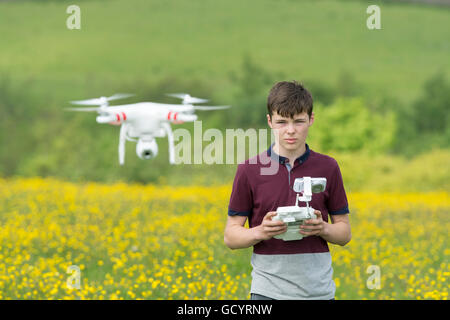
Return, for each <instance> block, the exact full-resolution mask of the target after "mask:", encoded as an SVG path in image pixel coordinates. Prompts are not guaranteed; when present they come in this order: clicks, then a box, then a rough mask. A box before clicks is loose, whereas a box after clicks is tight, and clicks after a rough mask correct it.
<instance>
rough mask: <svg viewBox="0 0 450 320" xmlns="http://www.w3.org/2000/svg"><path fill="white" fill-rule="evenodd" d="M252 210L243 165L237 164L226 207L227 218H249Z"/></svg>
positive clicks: (251, 200)
mask: <svg viewBox="0 0 450 320" xmlns="http://www.w3.org/2000/svg"><path fill="white" fill-rule="evenodd" d="M252 208H253V195H252V190H251V186H250V184H249V181H248V178H247V175H246V172H245V165H244V164H239V165H238V168H237V170H236V176H235V177H234V182H233V189H232V191H231V196H230V203H229V205H228V215H229V216H246V217H248V216H250V214H251V213H252Z"/></svg>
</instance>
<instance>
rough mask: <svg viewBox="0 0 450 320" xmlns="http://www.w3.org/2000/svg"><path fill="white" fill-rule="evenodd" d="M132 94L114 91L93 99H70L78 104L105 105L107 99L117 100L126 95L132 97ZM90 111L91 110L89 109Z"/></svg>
mask: <svg viewBox="0 0 450 320" xmlns="http://www.w3.org/2000/svg"><path fill="white" fill-rule="evenodd" d="M132 96H134V94H129V93H116V94H114V95H112V96H110V97H100V98H95V99H87V100H77V101H70V103H72V104H79V105H85V106H97V105H99V106H104V105H105V106H107V105H108V102H109V101H112V100H118V99H125V98H128V97H132ZM91 111H92V110H91Z"/></svg>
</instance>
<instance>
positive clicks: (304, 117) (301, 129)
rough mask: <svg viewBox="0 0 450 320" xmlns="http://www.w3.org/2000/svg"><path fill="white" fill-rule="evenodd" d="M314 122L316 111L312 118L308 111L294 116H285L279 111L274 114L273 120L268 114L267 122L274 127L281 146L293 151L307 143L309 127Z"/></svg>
mask: <svg viewBox="0 0 450 320" xmlns="http://www.w3.org/2000/svg"><path fill="white" fill-rule="evenodd" d="M313 122H314V112H313V113H312V114H311V118H310V117H309V116H308V114H307V113H306V112H303V113H298V114H296V115H294V118H285V117H282V116H280V115H279V114H278V112H277V113H274V114H272V120H271V119H270V116H269V115H267V123H268V124H269V127H271V128H272V129H273V132H274V135H275V139H276V141H279V147H280V148H282V149H284V150H286V151H288V152H291V151H295V150H297V149H299V148H301V147H302V146H304V145H305V142H306V137H307V136H308V130H309V127H310V126H311V125H312V124H313Z"/></svg>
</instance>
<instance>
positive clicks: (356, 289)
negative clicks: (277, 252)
mask: <svg viewBox="0 0 450 320" xmlns="http://www.w3.org/2000/svg"><path fill="white" fill-rule="evenodd" d="M230 191H231V190H230V185H223V186H209V187H202V186H188V187H174V186H164V185H137V184H124V183H116V184H98V183H78V184H75V183H70V182H63V181H61V180H56V179H51V178H48V179H41V178H32V179H31V178H28V179H24V178H14V179H1V180H0V208H2V209H1V212H2V214H1V215H0V299H247V298H249V286H250V281H251V276H250V273H251V266H250V263H249V259H250V255H251V249H245V250H236V251H232V250H230V249H228V248H227V247H226V246H225V245H224V243H223V229H224V226H225V221H226V212H227V211H226V208H227V204H228V200H229V195H230ZM348 197H349V204H350V210H351V215H350V218H351V220H350V221H351V224H352V240H351V242H350V243H349V244H348V245H347V246H345V247H339V246H334V245H330V250H331V252H332V257H333V266H334V280H335V282H336V286H337V292H336V299H445V300H447V299H448V292H449V280H448V279H449V277H450V263H449V262H448V261H449V260H448V259H449V256H450V249H448V247H447V243H446V241H447V238H448V233H449V230H450V220H449V210H450V194H449V193H448V192H444V191H440V192H420V193H419V192H407V193H398V192H391V193H374V192H351V193H349V195H348ZM71 266H77V267H78V268H79V269H80V273H79V275H80V277H79V282H78V283H79V289H77V288H76V287H74V285H73V284H74V283H76V281H75V282H73V274H72V273H71V272H69V273H68V271H69V270H70V269H69V270H68V268H69V267H71ZM370 266H376V267H377V268H378V269H379V271H380V287H379V289H376V288H373V286H371V269H370ZM368 268H369V269H368ZM68 280H69V284H68Z"/></svg>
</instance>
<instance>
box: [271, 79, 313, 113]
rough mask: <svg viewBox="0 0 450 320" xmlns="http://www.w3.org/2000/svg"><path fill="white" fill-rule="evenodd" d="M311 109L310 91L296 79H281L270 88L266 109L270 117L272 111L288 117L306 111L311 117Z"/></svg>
mask: <svg viewBox="0 0 450 320" xmlns="http://www.w3.org/2000/svg"><path fill="white" fill-rule="evenodd" d="M312 110H313V98H312V96H311V93H310V92H309V91H308V90H307V89H306V88H305V87H304V86H303V85H302V84H299V83H298V82H297V81H295V80H294V81H291V82H288V81H281V82H278V83H276V84H275V85H274V86H273V87H272V89H270V93H269V97H268V98H267V111H268V112H269V116H270V118H271V119H272V114H273V113H274V112H277V113H278V114H279V115H280V116H282V117H290V118H294V115H296V114H299V113H302V112H306V113H307V114H308V116H309V117H310V118H311V115H312Z"/></svg>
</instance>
